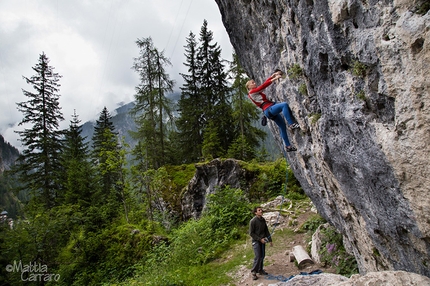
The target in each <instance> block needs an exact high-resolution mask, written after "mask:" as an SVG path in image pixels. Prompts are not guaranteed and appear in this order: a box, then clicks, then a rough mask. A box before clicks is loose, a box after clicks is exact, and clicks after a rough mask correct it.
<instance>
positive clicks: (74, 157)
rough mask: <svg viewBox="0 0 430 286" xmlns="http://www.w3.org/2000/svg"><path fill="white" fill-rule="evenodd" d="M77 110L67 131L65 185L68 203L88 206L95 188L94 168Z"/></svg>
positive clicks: (66, 201)
mask: <svg viewBox="0 0 430 286" xmlns="http://www.w3.org/2000/svg"><path fill="white" fill-rule="evenodd" d="M80 122H81V121H80V120H79V118H78V115H77V114H76V112H74V114H73V115H72V120H71V121H70V125H69V129H68V130H67V131H66V133H65V141H64V152H63V154H62V164H63V168H64V179H63V180H64V183H63V185H64V187H65V196H64V201H65V203H66V204H77V205H79V206H81V207H88V206H89V205H90V204H91V196H92V192H93V191H94V189H95V186H94V184H93V181H94V170H93V168H92V165H91V163H90V161H89V159H90V158H89V151H88V144H87V143H85V142H84V138H83V137H82V136H81V131H82V130H81V127H80V126H79V123H80Z"/></svg>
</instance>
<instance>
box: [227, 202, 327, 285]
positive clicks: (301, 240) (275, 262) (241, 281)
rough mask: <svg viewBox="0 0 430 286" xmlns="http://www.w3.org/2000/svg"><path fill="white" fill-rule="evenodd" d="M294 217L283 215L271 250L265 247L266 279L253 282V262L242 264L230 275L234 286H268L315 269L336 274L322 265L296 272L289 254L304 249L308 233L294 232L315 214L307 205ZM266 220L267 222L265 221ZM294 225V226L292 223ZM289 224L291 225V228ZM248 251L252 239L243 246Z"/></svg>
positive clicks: (310, 266)
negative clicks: (294, 248)
mask: <svg viewBox="0 0 430 286" xmlns="http://www.w3.org/2000/svg"><path fill="white" fill-rule="evenodd" d="M298 213H299V214H298V215H297V211H295V215H293V216H292V217H294V218H291V217H289V216H284V217H283V219H282V221H281V224H280V225H279V226H277V227H276V229H275V233H274V234H273V236H272V239H273V247H270V246H267V247H266V258H265V260H264V265H265V266H264V269H265V271H266V272H268V273H269V275H268V276H264V275H258V279H257V280H252V276H251V272H250V266H251V265H252V259H253V258H252V259H251V260H250V261H248V263H247V264H246V265H242V266H241V267H240V268H239V270H238V271H237V272H235V273H233V274H232V276H233V278H234V285H238V286H239V285H240V286H251V285H258V286H267V285H270V284H276V283H278V282H282V281H283V280H284V279H286V278H289V277H290V276H291V275H294V276H295V275H299V274H300V272H307V273H309V272H312V271H314V270H321V271H323V272H325V273H335V270H334V269H332V268H324V267H323V266H322V265H318V264H312V265H308V266H305V267H304V268H303V269H299V268H298V267H297V266H296V264H295V262H290V258H289V252H290V251H291V249H292V248H293V247H294V246H296V245H302V246H303V247H305V248H306V246H307V243H308V242H309V240H307V234H306V233H303V232H299V231H297V230H298V229H299V226H301V225H302V224H303V223H304V222H305V221H306V220H307V219H308V217H309V216H310V215H312V214H314V213H313V212H312V211H311V207H310V205H308V206H306V205H305V206H304V207H303V206H302V208H301V209H300V210H299V211H298ZM266 220H267V219H266ZM292 222H293V223H292ZM291 225H292V226H291ZM245 247H249V248H251V240H250V239H249V240H247V242H246V246H245Z"/></svg>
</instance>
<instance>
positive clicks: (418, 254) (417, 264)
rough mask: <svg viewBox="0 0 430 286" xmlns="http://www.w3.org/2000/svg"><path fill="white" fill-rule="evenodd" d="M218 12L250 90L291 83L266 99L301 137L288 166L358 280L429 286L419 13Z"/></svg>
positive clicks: (305, 0) (405, 4) (295, 139)
mask: <svg viewBox="0 0 430 286" xmlns="http://www.w3.org/2000/svg"><path fill="white" fill-rule="evenodd" d="M215 2H216V3H217V4H218V7H219V10H220V12H221V16H222V21H223V23H224V26H225V28H226V30H227V33H228V34H229V37H230V41H231V43H232V45H233V47H234V49H235V52H236V54H237V55H238V59H239V62H240V64H241V65H242V67H243V68H244V70H245V71H246V73H247V75H248V76H249V77H250V78H253V79H254V80H256V82H257V83H262V82H263V81H264V80H265V79H266V78H268V77H269V76H270V75H271V74H272V72H273V71H274V70H275V69H276V68H279V69H281V70H284V71H286V72H287V73H288V75H289V78H287V79H285V80H280V81H278V82H276V83H275V84H273V85H271V86H270V87H269V88H267V89H266V90H265V93H266V94H267V95H268V97H269V98H270V99H272V100H274V101H286V102H288V103H289V106H290V108H291V110H292V113H293V115H294V117H295V118H296V120H297V122H298V123H299V124H300V126H301V130H296V131H291V130H289V131H288V133H289V138H290V141H291V142H292V144H293V145H295V146H297V148H298V151H297V152H289V153H288V154H287V159H288V162H289V163H290V165H291V168H292V170H293V172H294V175H295V177H296V178H297V179H298V180H299V182H300V184H301V186H302V188H303V189H304V191H305V192H306V194H307V195H308V196H309V197H310V198H311V199H312V201H313V203H314V204H315V206H316V208H317V209H318V213H320V214H321V215H322V216H323V217H324V218H325V219H326V220H327V221H329V222H330V224H331V225H333V226H335V227H336V229H337V230H338V231H339V232H341V233H342V234H343V236H344V238H345V240H346V243H345V245H347V247H348V249H350V250H351V251H352V252H353V253H354V256H355V258H356V260H357V263H358V267H359V270H360V273H362V274H365V273H367V272H375V271H384V270H404V271H409V272H415V273H419V274H422V275H425V276H429V277H430V267H429V265H430V196H429V195H428V194H429V187H428V186H429V184H428V181H429V179H428V178H429V177H430V168H429V167H428V166H429V160H430V144H429V142H430V92H429V90H430V77H429V76H428V75H429V74H430V40H429V39H430V12H428V11H426V10H425V9H423V8H425V7H426V6H425V4H426V3H427V2H428V1H424V0H414V1H406V0H401V1H394V0H387V1H376V0H369V1H361V0H339V1H337V0H328V1H315V0H289V1H284V0H270V1H269V0H256V1H250V0H235V1H231V0H215ZM419 11H420V12H419ZM268 128H270V130H271V132H272V133H273V134H274V136H275V137H276V138H277V139H276V142H277V144H279V147H280V148H282V140H281V138H280V136H279V131H278V128H277V127H276V126H275V125H273V124H268Z"/></svg>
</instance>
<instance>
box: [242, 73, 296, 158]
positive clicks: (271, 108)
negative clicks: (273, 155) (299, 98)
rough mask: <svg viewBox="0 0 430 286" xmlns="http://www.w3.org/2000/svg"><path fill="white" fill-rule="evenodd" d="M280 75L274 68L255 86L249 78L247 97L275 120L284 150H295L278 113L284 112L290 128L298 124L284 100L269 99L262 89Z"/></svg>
mask: <svg viewBox="0 0 430 286" xmlns="http://www.w3.org/2000/svg"><path fill="white" fill-rule="evenodd" d="M282 75H283V72H282V71H281V70H275V72H274V73H273V74H272V75H271V76H270V77H269V78H268V79H267V80H266V81H265V82H264V83H263V84H262V85H260V86H258V87H257V84H256V83H255V81H254V80H253V79H251V80H249V81H248V82H247V83H246V85H245V86H246V88H247V90H248V97H249V99H251V101H252V102H253V103H254V104H255V105H257V106H258V107H260V108H261V109H262V110H263V112H264V115H265V116H266V117H267V118H269V119H271V120H273V121H275V123H276V125H278V127H279V131H280V132H281V137H282V139H283V140H284V143H285V147H286V148H285V150H286V151H287V152H291V151H297V149H296V148H295V147H294V146H291V144H290V141H289V140H288V135H287V126H286V124H285V121H284V119H283V118H282V116H281V115H280V113H281V112H282V113H283V114H284V117H285V119H286V120H287V122H288V124H289V127H290V128H291V129H292V130H293V129H298V128H300V125H299V124H297V123H295V122H294V121H293V119H292V116H291V113H290V108H289V106H288V103H286V102H280V103H276V102H273V101H270V100H268V99H267V97H266V95H265V94H264V93H263V90H264V89H265V88H266V87H268V86H269V85H271V84H272V83H273V82H274V81H275V80H277V79H279V78H281V77H282Z"/></svg>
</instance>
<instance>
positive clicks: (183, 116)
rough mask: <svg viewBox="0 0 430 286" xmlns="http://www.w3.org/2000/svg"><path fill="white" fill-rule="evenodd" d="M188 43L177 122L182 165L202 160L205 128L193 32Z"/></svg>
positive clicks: (188, 38) (195, 42)
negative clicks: (186, 72) (186, 71)
mask: <svg viewBox="0 0 430 286" xmlns="http://www.w3.org/2000/svg"><path fill="white" fill-rule="evenodd" d="M186 41H187V45H186V46H185V57H186V59H185V63H184V65H185V66H186V67H188V74H183V73H181V76H182V78H183V79H184V84H183V85H182V87H181V98H180V100H179V102H178V106H179V111H180V116H179V118H178V120H177V121H176V126H177V129H178V136H177V137H178V138H179V140H178V143H179V152H181V155H182V156H181V158H182V159H181V163H190V162H196V161H198V159H199V158H201V156H202V143H203V134H202V130H203V126H204V121H203V115H204V110H203V106H204V104H203V102H204V100H203V97H202V95H201V93H200V91H199V86H200V83H199V77H198V76H197V74H198V66H197V59H196V57H197V41H196V36H195V35H194V33H193V32H190V34H189V36H188V37H187V39H186Z"/></svg>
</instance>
